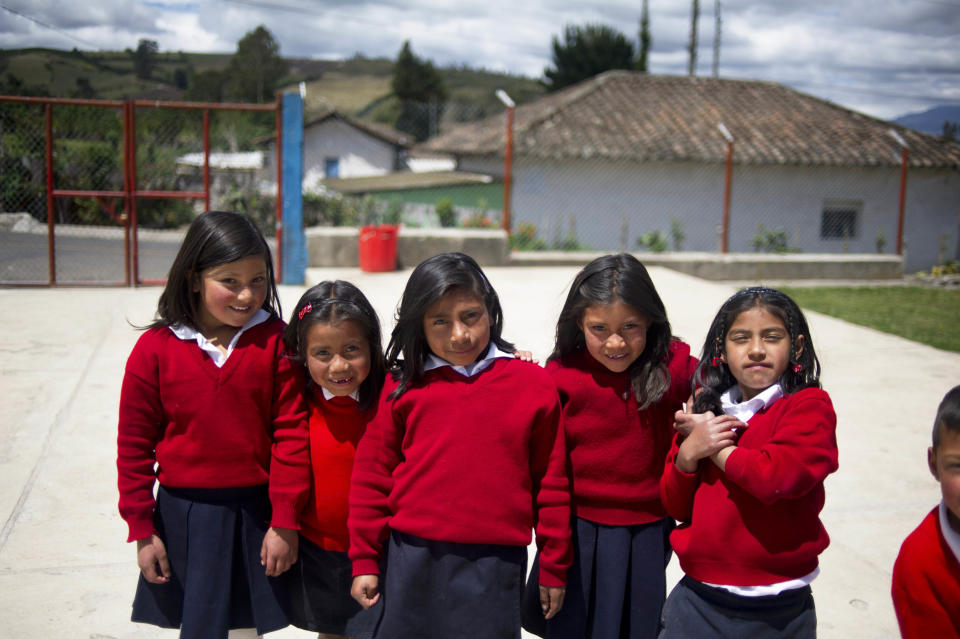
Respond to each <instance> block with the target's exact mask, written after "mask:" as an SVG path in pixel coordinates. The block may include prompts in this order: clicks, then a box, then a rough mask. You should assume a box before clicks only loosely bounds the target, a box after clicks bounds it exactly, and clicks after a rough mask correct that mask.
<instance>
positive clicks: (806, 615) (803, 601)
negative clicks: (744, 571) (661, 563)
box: [660, 576, 817, 639]
mask: <svg viewBox="0 0 960 639" xmlns="http://www.w3.org/2000/svg"><path fill="white" fill-rule="evenodd" d="M816 636H817V612H816V608H815V606H814V604H813V593H812V592H811V590H810V586H804V587H803V588H795V589H792V590H786V591H784V592H782V593H780V594H779V595H768V596H763V597H744V596H742V595H736V594H734V593H732V592H729V591H727V590H724V589H723V588H717V587H715V586H708V585H707V584H704V583H701V582H699V581H696V580H694V579H691V578H690V577H687V576H684V577H683V578H682V579H681V580H680V581H679V583H677V585H676V586H674V588H673V590H672V591H671V592H670V596H669V597H668V598H667V603H666V605H665V606H664V607H663V632H662V633H661V634H660V639H684V638H686V637H707V638H716V639H740V637H750V638H751V639H754V638H755V639H816Z"/></svg>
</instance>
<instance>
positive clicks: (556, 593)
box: [540, 586, 567, 619]
mask: <svg viewBox="0 0 960 639" xmlns="http://www.w3.org/2000/svg"><path fill="white" fill-rule="evenodd" d="M566 593H567V589H566V588H564V587H563V586H560V587H556V586H540V609H541V610H543V618H544V619H552V618H553V617H555V616H556V614H557V613H558V612H560V609H561V608H563V596H564V595H565V594H566Z"/></svg>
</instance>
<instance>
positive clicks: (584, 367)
mask: <svg viewBox="0 0 960 639" xmlns="http://www.w3.org/2000/svg"><path fill="white" fill-rule="evenodd" d="M666 364H667V370H668V371H669V372H670V385H669V387H668V388H667V390H666V392H665V393H664V395H663V397H662V398H661V399H660V400H659V401H657V402H656V403H654V404H652V405H651V406H648V407H647V408H645V409H644V410H642V411H641V410H638V406H637V400H636V398H635V396H634V393H633V391H632V389H631V388H630V374H629V372H627V371H624V372H622V373H615V372H612V371H610V370H609V369H608V368H607V367H606V366H604V365H603V364H601V363H600V362H598V361H597V360H596V359H594V357H593V356H591V355H590V353H589V352H587V351H586V350H585V349H584V350H581V351H577V352H575V353H573V354H572V355H570V356H569V357H566V358H563V359H560V360H552V361H550V362H548V363H547V366H546V370H547V373H549V374H550V376H551V377H552V378H553V381H554V382H555V383H556V384H557V390H558V391H559V392H560V403H561V404H562V405H563V427H564V431H565V434H566V440H567V451H568V455H569V458H570V474H571V476H570V483H571V489H572V493H573V504H572V506H573V511H574V514H575V515H576V516H577V517H580V518H582V519H587V520H589V521H592V522H595V523H598V524H605V525H610V526H631V525H635V524H647V523H650V522H653V521H657V520H659V519H663V518H664V517H666V516H667V513H666V510H664V508H663V505H662V504H661V502H660V475H661V474H663V465H664V460H665V459H666V457H667V452H668V451H669V450H670V443H671V441H672V440H673V433H674V430H673V414H674V413H675V412H676V411H677V410H680V409H681V408H682V406H683V402H685V401H686V400H687V398H688V397H689V396H690V392H691V386H690V382H691V379H692V378H693V372H694V370H695V369H696V366H697V360H696V358H694V357H691V356H690V346H689V345H688V344H686V343H684V342H681V341H679V340H673V341H672V342H671V343H670V348H669V350H668V352H667V357H666Z"/></svg>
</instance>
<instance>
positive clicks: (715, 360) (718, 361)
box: [710, 357, 723, 368]
mask: <svg viewBox="0 0 960 639" xmlns="http://www.w3.org/2000/svg"><path fill="white" fill-rule="evenodd" d="M710 363H711V364H712V365H713V366H716V367H717V368H719V367H720V364H722V363H723V360H722V359H720V358H719V357H714V358H713V359H712V360H710Z"/></svg>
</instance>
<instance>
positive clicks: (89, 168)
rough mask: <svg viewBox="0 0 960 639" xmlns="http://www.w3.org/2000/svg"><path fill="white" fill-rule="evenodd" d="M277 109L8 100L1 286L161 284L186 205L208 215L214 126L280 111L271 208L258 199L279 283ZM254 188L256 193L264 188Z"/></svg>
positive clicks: (0, 173) (0, 154) (1, 111)
mask: <svg viewBox="0 0 960 639" xmlns="http://www.w3.org/2000/svg"><path fill="white" fill-rule="evenodd" d="M281 108H282V101H281V99H280V96H279V95H278V96H277V99H276V101H275V102H274V103H271V104H214V103H189V102H159V101H146V100H131V101H124V102H121V101H110V100H79V99H53V98H28V97H19V96H0V284H3V285H12V286H18V285H19V286H24V285H26V286H38V285H39V286H44V285H46V286H57V285H70V286H76V285H98V286H136V285H141V284H157V283H161V282H162V281H163V279H164V277H165V276H166V271H167V269H168V268H169V265H170V263H171V262H172V260H173V257H174V255H175V253H176V250H177V248H178V247H179V243H180V239H181V238H182V227H183V225H184V224H185V223H186V222H189V219H192V215H193V209H194V208H195V207H194V206H187V203H189V202H195V203H196V202H201V201H202V206H203V210H209V209H210V204H211V196H212V193H213V190H214V189H213V185H212V184H211V168H212V167H211V146H212V145H211V119H212V117H221V118H226V117H229V116H227V115H225V114H234V113H242V112H274V113H275V121H274V123H273V127H274V128H275V131H274V133H275V137H273V138H272V139H274V140H277V141H278V143H277V144H276V155H275V161H274V166H275V168H276V172H275V184H276V189H275V203H274V205H273V206H270V205H269V193H268V194H267V196H266V197H264V198H262V199H263V200H264V202H266V204H265V206H262V207H261V209H260V212H261V217H262V219H259V220H258V221H259V222H260V223H261V228H263V229H264V231H265V233H267V234H268V235H272V233H271V231H273V230H274V229H275V233H276V249H275V259H276V261H277V278H278V280H279V279H280V278H281V277H282V271H281V269H282V266H281V265H282V259H281V258H282V256H281V255H280V251H281V248H282V236H281V223H280V222H281V219H282V212H281V199H282V170H281V162H280V158H281V152H282V149H281V148H280V144H279V140H281V139H282V136H281V122H282V119H281V117H282V113H281ZM181 114H182V115H181ZM191 116H193V117H191ZM237 117H239V116H237ZM228 124H229V122H228ZM218 131H219V129H218ZM164 136H166V137H164ZM41 147H42V148H41ZM198 148H199V149H201V150H200V151H199V152H194V153H184V151H186V150H194V151H196V149H198ZM224 155H225V156H227V155H231V154H224ZM232 155H237V154H232ZM190 156H194V157H193V167H190V166H186V168H183V166H182V162H183V158H188V157H190ZM261 157H262V155H261ZM201 160H202V161H201ZM194 169H195V173H198V174H199V175H196V176H191V174H190V172H191V171H193V170H194ZM227 172H229V169H227ZM245 175H246V174H245ZM260 175H263V171H262V167H261V170H260ZM193 178H196V179H195V180H194V179H193ZM191 180H193V181H194V182H196V183H195V184H191ZM224 181H225V182H226V183H229V179H227V178H225V180H224ZM252 182H253V184H252V186H251V188H250V193H251V194H260V193H262V192H263V191H264V186H263V184H260V183H259V182H258V181H257V180H256V179H255V178H254V179H253V180H252ZM225 188H226V187H225ZM267 190H268V191H269V190H270V189H267ZM242 195H243V193H240V194H239V196H238V195H237V194H234V197H239V198H240V199H241V200H242V199H244V198H242ZM251 197H252V198H253V197H257V198H258V197H259V195H254V196H251ZM247 199H251V198H247ZM167 227H173V228H167ZM176 227H180V230H179V231H178V230H176ZM271 243H273V242H272V241H271ZM44 267H45V268H44ZM43 270H46V277H43V274H42V271H43Z"/></svg>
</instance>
